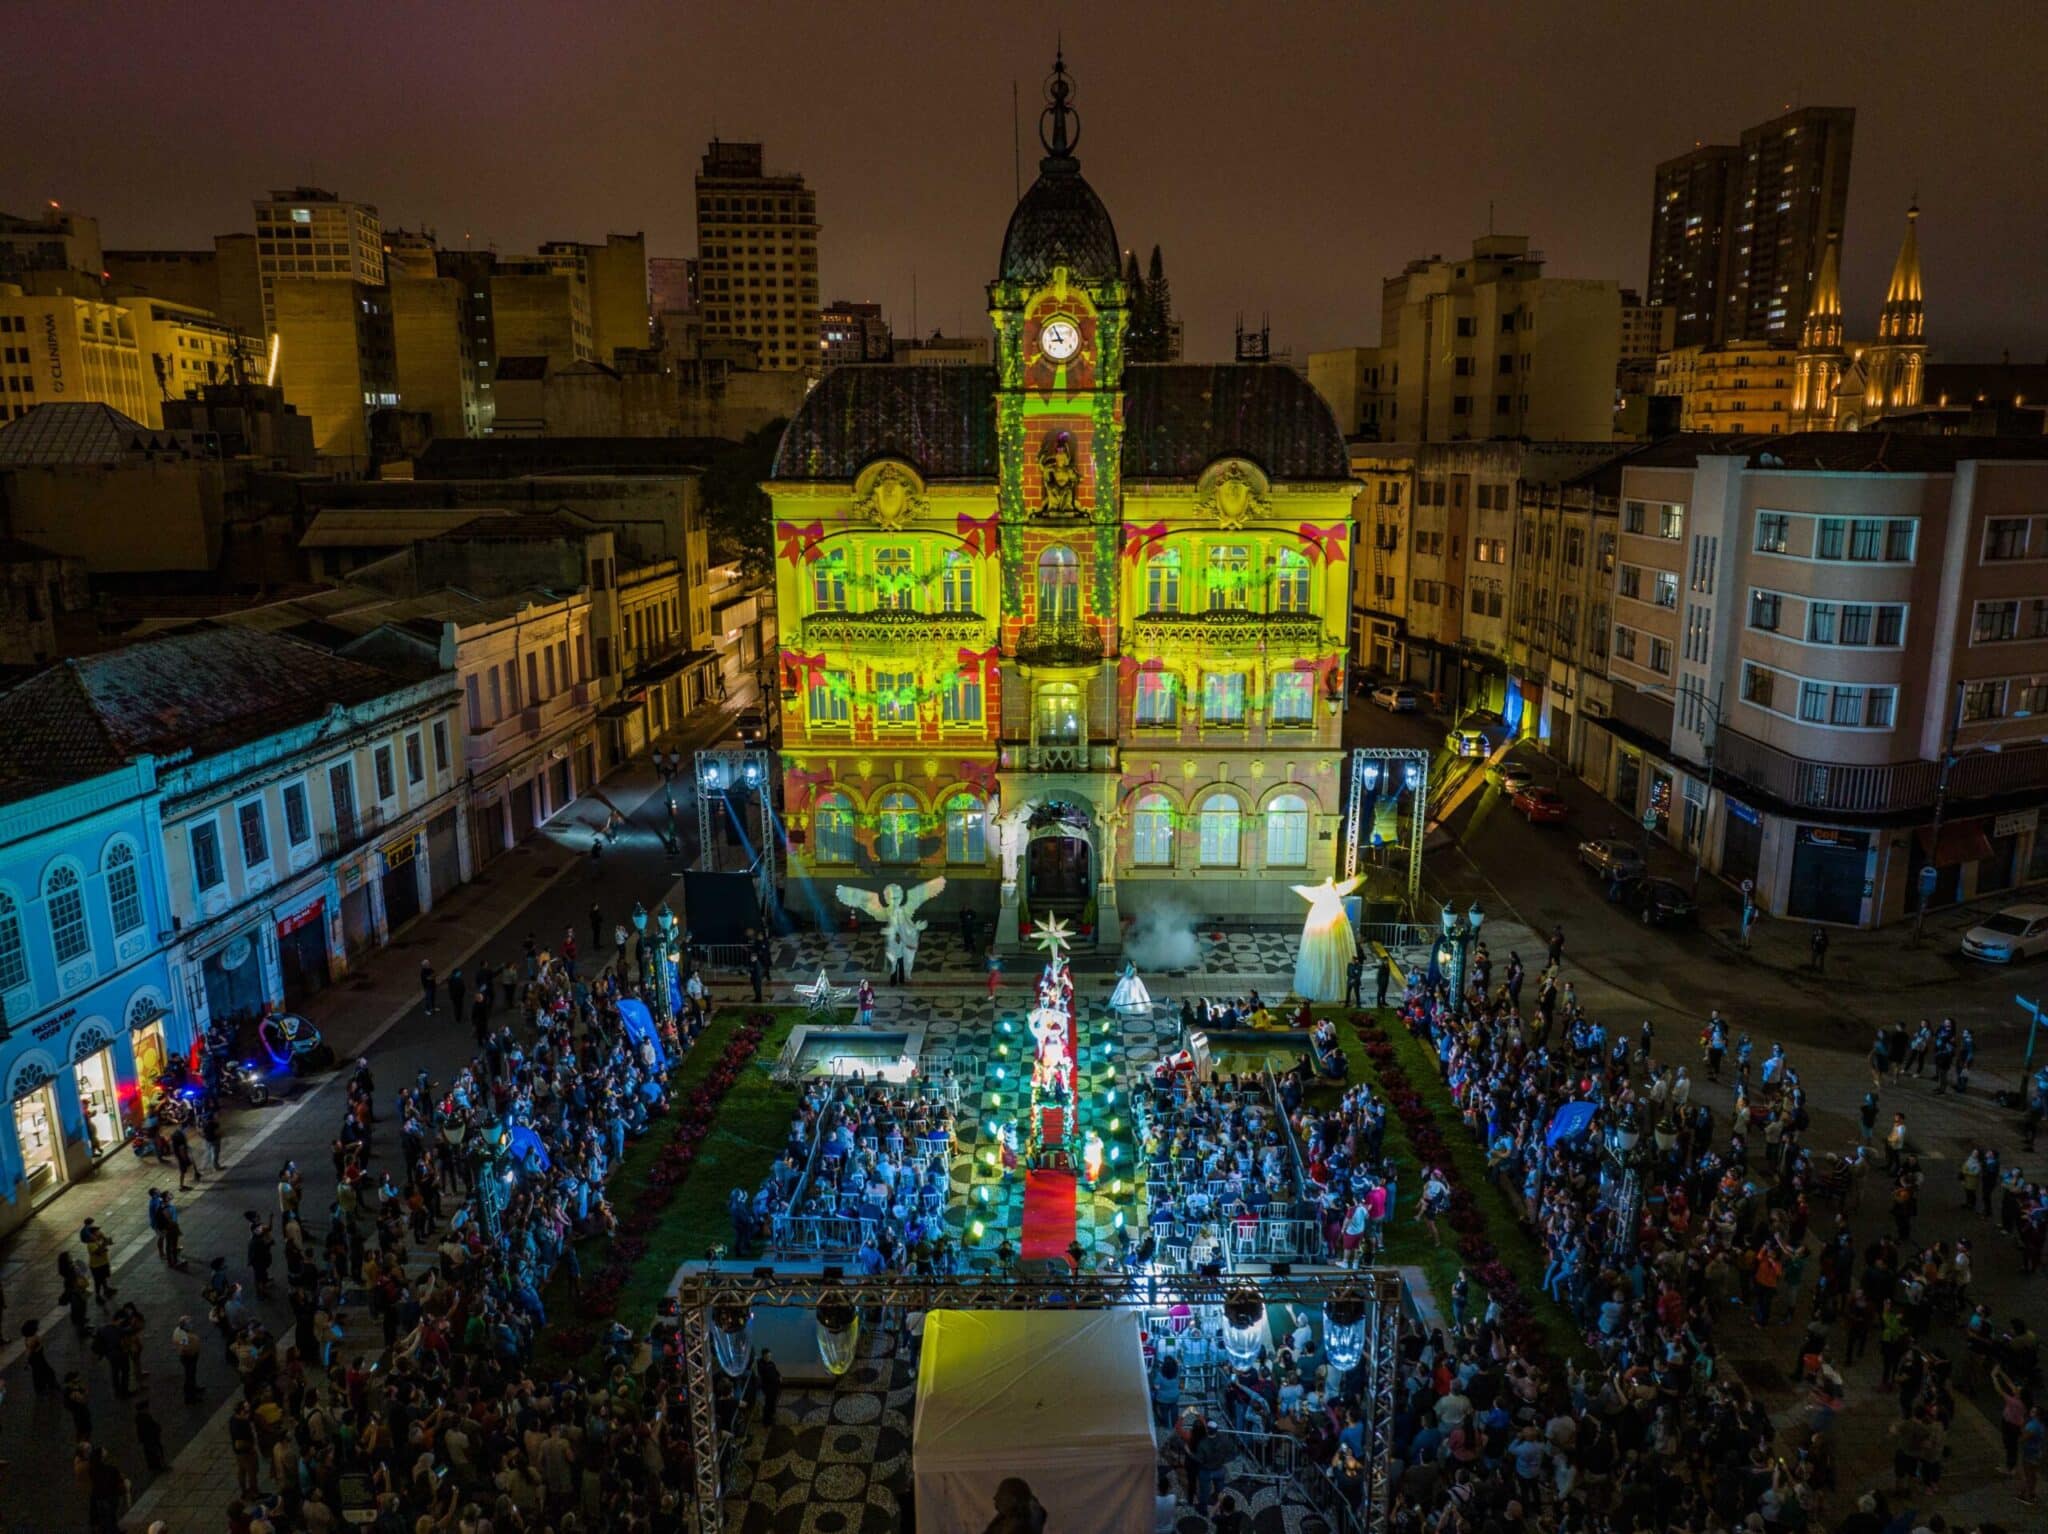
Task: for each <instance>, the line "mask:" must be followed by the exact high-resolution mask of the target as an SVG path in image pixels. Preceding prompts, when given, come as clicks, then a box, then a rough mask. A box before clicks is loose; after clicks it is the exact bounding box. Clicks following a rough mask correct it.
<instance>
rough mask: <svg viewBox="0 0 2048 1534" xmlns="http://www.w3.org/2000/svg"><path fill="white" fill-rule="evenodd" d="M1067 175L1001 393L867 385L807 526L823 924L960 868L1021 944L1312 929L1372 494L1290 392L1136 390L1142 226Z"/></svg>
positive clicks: (1325, 862)
mask: <svg viewBox="0 0 2048 1534" xmlns="http://www.w3.org/2000/svg"><path fill="white" fill-rule="evenodd" d="M1050 95H1051V99H1050V102H1049V105H1048V108H1047V111H1046V114H1045V117H1044V123H1045V125H1046V126H1045V129H1044V138H1045V145H1046V157H1045V158H1044V159H1043V160H1042V161H1041V162H1040V173H1039V176H1038V179H1037V180H1036V181H1035V182H1034V183H1033V185H1032V186H1031V188H1030V189H1029V190H1028V191H1027V192H1026V194H1025V196H1024V198H1023V200H1022V201H1021V202H1020V203H1019V204H1018V206H1017V208H1016V210H1015V212H1014V214H1013V215H1012V217H1011V220H1010V225H1009V228H1008V230H1007V232H1006V234H1005V236H1004V240H1003V247H1002V254H1001V259H1000V262H999V265H998V268H997V271H998V275H997V277H996V279H995V280H994V281H993V282H992V283H991V284H990V286H989V307H990V313H991V318H992V320H993V322H994V330H995V355H996V363H995V366H994V367H993V368H981V367H973V366H961V367H943V368H924V367H916V366H909V367H904V366H892V367H865V368H843V369H839V370H836V371H834V372H832V373H829V374H827V375H826V377H825V378H824V380H823V381H822V382H821V383H820V384H819V385H818V387H817V388H816V389H814V390H813V391H812V392H811V394H810V396H809V398H808V399H807V400H806V401H805V403H804V406H803V407H802V409H801V410H800V411H799V412H798V414H797V416H796V418H795V420H793V421H792V422H791V424H790V427H789V429H788V431H787V433H786V434H785V435H784V438H783V441H782V445H781V448H780V450H779V452H778V454H777V456H776V460H775V465H774V470H773V477H772V479H771V481H770V483H769V484H768V486H767V490H768V493H769V496H770V499H771V501H772V503H773V508H774V516H775V530H776V542H777V547H778V560H777V564H776V576H777V592H776V607H777V612H778V621H779V622H780V624H781V626H782V631H783V632H782V648H781V653H780V666H779V670H780V677H779V682H780V693H781V696H780V706H781V716H782V731H783V766H784V785H785V791H786V793H785V808H786V820H787V823H788V826H789V832H790V846H791V867H790V878H791V884H792V889H791V891H790V897H789V898H790V899H791V901H792V902H801V903H802V904H803V905H804V906H805V907H806V908H811V907H815V914H816V915H818V916H820V917H822V918H824V919H827V920H830V919H832V917H833V914H834V907H833V903H832V899H831V886H832V885H833V884H834V883H837V882H842V881H845V882H863V883H869V884H872V885H876V886H879V885H885V884H890V883H896V884H904V885H909V884H913V883H916V882H918V881H919V880H923V879H927V878H931V877H933V876H935V875H943V876H944V877H945V878H946V879H947V880H948V881H949V888H948V889H947V891H946V893H945V896H944V900H945V902H947V903H953V902H963V903H971V904H973V905H976V906H978V907H980V908H981V909H983V910H984V911H986V910H989V909H991V908H993V909H995V910H996V911H997V913H998V922H997V936H998V940H999V941H1001V942H1005V943H1014V942H1016V941H1017V939H1018V937H1019V934H1020V933H1021V932H1022V930H1023V928H1024V926H1025V924H1026V923H1028V922H1030V921H1031V920H1034V919H1036V918H1038V917H1042V916H1046V915H1051V914H1055V913H1060V914H1066V915H1069V916H1071V917H1072V918H1073V919H1074V921H1075V922H1076V923H1077V925H1078V927H1079V929H1080V930H1081V931H1082V932H1083V933H1084V934H1086V935H1087V936H1088V937H1091V938H1093V939H1094V940H1095V941H1096V942H1098V943H1099V944H1101V945H1104V946H1115V945H1117V944H1118V943H1120V942H1121V937H1122V918H1123V917H1125V916H1128V915H1132V914H1133V913H1135V912H1138V911H1141V910H1143V909H1144V908H1145V907H1147V906H1149V905H1152V904H1155V903H1159V902H1162V901H1164V900H1166V899H1168V898H1171V899H1172V900H1173V901H1175V902H1176V903H1178V904H1180V905H1182V906H1184V907H1185V908H1187V909H1190V910H1194V911H1199V912H1203V913H1207V914H1216V913H1221V912H1226V911H1227V912H1234V913H1240V914H1242V913H1246V912H1251V911H1259V912H1264V913H1269V914H1274V915H1280V914H1294V913H1296V912H1298V911H1299V908H1300V902H1299V900H1298V899H1297V898H1296V897H1295V896H1294V895H1293V894H1292V892H1291V890H1290V888H1289V886H1290V885H1292V884H1296V883H1301V882H1304V881H1314V880H1315V879H1317V878H1319V877H1321V876H1323V875H1325V874H1328V873H1331V872H1333V871H1334V870H1335V868H1336V867H1337V863H1338V857H1337V853H1338V846H1337V839H1338V822H1339V820H1340V818H1341V815H1340V811H1341V804H1340V799H1339V778H1340V773H1339V762H1340V757H1341V752H1340V750H1339V727H1340V723H1341V720H1340V717H1339V716H1340V714H1341V709H1342V683H1343V669H1344V668H1343V650H1344V630H1345V617H1346V599H1345V591H1346V576H1345V570H1346V568H1347V565H1348V562H1349V556H1350V545H1351V536H1350V532H1351V499H1352V493H1353V490H1354V488H1355V487H1354V485H1353V484H1352V482H1351V478H1350V468H1349V464H1348V462H1347V461H1346V457H1345V451H1344V443H1343V439H1342V436H1341V435H1340V433H1339V432H1338V429H1337V425H1336V422H1335V421H1334V420H1333V419H1332V417H1331V415H1330V413H1329V410H1328V408H1327V407H1326V406H1324V404H1323V403H1322V401H1321V400H1320V399H1319V398H1318V397H1317V396H1316V395H1315V393H1314V391H1313V390H1311V389H1310V388H1309V387H1308V385H1307V384H1306V382H1305V381H1304V380H1303V379H1302V378H1301V377H1300V376H1299V375H1298V374H1296V373H1294V372H1293V371H1292V370H1291V369H1286V368H1280V367H1271V366H1259V365H1238V366H1221V367H1200V366H1183V365H1177V364H1176V365H1165V364H1159V365H1134V366H1126V364H1125V362H1124V358H1123V343H1124V335H1125V326H1126V318H1127V316H1126V294H1125V291H1124V285H1123V280H1122V275H1121V267H1122V260H1121V255H1120V250H1119V247H1118V244H1117V240H1116V234H1115V230H1114V228H1113V226H1112V224H1111V221H1110V218H1109V214H1108V212H1107V210H1106V209H1105V208H1104V207H1103V205H1102V203H1101V201H1100V199H1099V198H1098V197H1097V196H1096V194H1095V193H1094V191H1093V190H1092V189H1091V188H1090V187H1089V185H1088V183H1087V182H1086V181H1085V180H1083V179H1082V177H1081V174H1080V166H1079V162H1078V161H1077V160H1076V159H1075V158H1074V156H1073V153H1072V149H1071V143H1072V138H1071V130H1072V124H1073V108H1072V106H1071V102H1070V86H1069V82H1068V80H1067V78H1066V76H1065V73H1064V70H1063V68H1062V67H1061V66H1058V65H1056V66H1055V69H1054V75H1053V83H1052V85H1051V88H1050Z"/></svg>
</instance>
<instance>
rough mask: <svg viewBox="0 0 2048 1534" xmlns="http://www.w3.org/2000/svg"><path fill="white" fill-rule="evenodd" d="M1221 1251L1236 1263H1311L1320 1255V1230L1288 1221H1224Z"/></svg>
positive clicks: (1310, 1222) (1305, 1222)
mask: <svg viewBox="0 0 2048 1534" xmlns="http://www.w3.org/2000/svg"><path fill="white" fill-rule="evenodd" d="M1223 1243H1224V1250H1225V1252H1226V1253H1227V1254H1228V1257H1229V1260H1230V1261H1231V1263H1232V1264H1236V1263H1240V1262H1312V1261H1316V1260H1318V1259H1320V1258H1321V1257H1322V1255H1323V1228H1322V1226H1321V1225H1320V1224H1319V1223H1318V1222H1316V1221H1315V1220H1299V1219H1294V1218H1292V1217H1284V1216H1283V1217H1280V1218H1273V1217H1270V1216H1269V1217H1267V1218H1265V1219H1255V1220H1225V1221H1224V1222H1223Z"/></svg>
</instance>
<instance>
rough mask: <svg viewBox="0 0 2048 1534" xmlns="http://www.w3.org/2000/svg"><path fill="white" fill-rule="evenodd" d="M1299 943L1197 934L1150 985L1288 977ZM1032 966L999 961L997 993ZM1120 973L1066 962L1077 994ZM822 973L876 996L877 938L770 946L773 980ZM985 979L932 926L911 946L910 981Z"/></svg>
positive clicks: (860, 935)
mask: <svg viewBox="0 0 2048 1534" xmlns="http://www.w3.org/2000/svg"><path fill="white" fill-rule="evenodd" d="M1300 936H1301V935H1300V932H1299V931H1298V930H1282V929H1280V928H1277V927H1276V928H1273V929H1270V930H1268V929H1264V928H1259V929H1252V930H1246V929H1243V928H1228V929H1224V928H1204V929H1202V930H1200V931H1198V932H1197V933H1196V934H1195V939H1196V943H1197V945H1198V949H1197V958H1198V960H1199V962H1198V963H1197V964H1195V965H1194V966H1192V967H1190V968H1188V969H1179V970H1167V971H1164V972H1162V973H1161V974H1160V975H1159V976H1158V977H1156V978H1159V979H1165V980H1188V981H1200V980H1202V979H1210V980H1216V981H1223V980H1230V979H1242V980H1245V981H1270V980H1275V979H1279V978H1281V977H1284V976H1289V975H1292V974H1293V973H1294V951H1295V948H1296V947H1297V945H1298V944H1299V942H1300ZM984 940H985V939H984ZM1038 964H1039V961H1038V959H1037V957H1036V956H1035V955H1031V954H1021V955H1019V954H1011V955H1005V956H1004V959H1003V983H1004V985H1005V986H1006V987H1009V988H1012V989H1015V988H1019V987H1021V985H1022V984H1023V981H1024V978H1025V977H1027V976H1036V975H1037V973H1038ZM1122 967H1123V960H1122V958H1121V957H1120V956H1118V955H1115V954H1106V953H1105V954H1097V953H1092V952H1089V951H1087V950H1085V949H1084V950H1081V951H1079V952H1077V953H1076V954H1075V955H1074V956H1073V960H1072V968H1073V971H1074V980H1075V984H1076V986H1077V987H1078V986H1079V985H1080V984H1081V981H1082V979H1083V977H1084V976H1086V977H1091V978H1092V977H1095V976H1101V977H1102V978H1104V979H1105V980H1106V981H1109V982H1112V983H1113V981H1114V976H1115V973H1116V972H1117V971H1118V970H1121V969H1122ZM821 968H822V969H824V970H825V971H826V972H827V973H829V974H831V975H832V976H833V977H834V979H835V980H838V981H841V982H844V981H845V980H847V979H850V978H857V977H859V976H861V975H868V976H870V977H872V978H873V979H874V980H875V981H876V982H877V986H878V988H879V985H880V980H881V977H882V975H883V973H884V971H883V967H882V937H881V933H880V932H879V931H878V930H877V929H876V928H875V927H874V926H873V925H872V924H871V923H870V924H867V925H864V926H862V927H861V928H860V929H859V930H858V931H855V932H804V933H799V934H797V935H796V936H793V937H785V938H783V939H781V940H780V941H779V942H778V943H777V944H776V947H775V972H776V973H777V974H779V975H801V976H803V977H804V978H806V979H808V978H810V977H811V976H813V975H815V974H817V972H818V971H819V970H820V969H821ZM985 974H986V970H985V969H984V968H983V961H982V958H981V956H980V955H979V954H975V953H970V952H969V951H968V949H967V945H966V944H965V943H964V942H962V941H961V938H960V934H959V933H958V932H957V931H954V930H952V929H950V928H945V929H942V928H940V927H938V926H937V925H934V926H933V928H932V930H931V931H929V932H927V933H925V935H924V940H923V941H922V942H921V943H920V944H919V945H918V950H917V970H916V973H915V976H914V977H913V978H914V979H919V980H926V981H931V980H942V981H944V982H945V983H947V984H949V985H959V984H962V983H969V984H971V983H973V982H975V981H977V980H979V979H980V978H981V977H982V976H983V975H985ZM1154 978H1155V977H1154V975H1153V974H1151V973H1150V972H1148V973H1147V974H1146V976H1145V982H1146V984H1147V985H1150V984H1151V983H1152V982H1153V980H1154ZM1104 989H1105V990H1106V989H1107V985H1105V987H1104ZM1219 989H1221V987H1219Z"/></svg>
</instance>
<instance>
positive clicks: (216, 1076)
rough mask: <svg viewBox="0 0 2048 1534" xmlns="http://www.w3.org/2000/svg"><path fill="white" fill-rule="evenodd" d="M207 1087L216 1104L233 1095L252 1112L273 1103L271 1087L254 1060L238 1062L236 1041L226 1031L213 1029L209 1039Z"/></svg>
mask: <svg viewBox="0 0 2048 1534" xmlns="http://www.w3.org/2000/svg"><path fill="white" fill-rule="evenodd" d="M206 1085H207V1090H208V1091H209V1092H211V1093H212V1094H213V1097H214V1099H215V1100H216V1101H218V1100H219V1099H220V1098H223V1097H226V1096H229V1095H233V1096H236V1097H239V1098H241V1099H242V1101H243V1102H245V1103H247V1104H248V1105H249V1106H250V1107H252V1108H260V1107H262V1106H263V1105H264V1104H265V1103H267V1102H269V1101H270V1085H269V1083H268V1082H266V1081H265V1080H264V1079H263V1072H262V1069H261V1068H260V1067H259V1066H258V1065H257V1064H256V1062H255V1061H254V1060H237V1059H236V1058H235V1054H234V1041H233V1040H232V1039H231V1038H229V1037H228V1035H227V1034H226V1032H225V1031H224V1030H220V1029H209V1030H208V1031H207V1035H206Z"/></svg>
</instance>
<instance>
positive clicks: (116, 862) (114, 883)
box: [106, 842, 142, 937]
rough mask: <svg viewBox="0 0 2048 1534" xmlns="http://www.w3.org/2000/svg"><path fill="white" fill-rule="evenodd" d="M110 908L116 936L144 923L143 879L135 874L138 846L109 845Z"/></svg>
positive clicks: (108, 884)
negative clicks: (135, 847) (136, 849)
mask: <svg viewBox="0 0 2048 1534" xmlns="http://www.w3.org/2000/svg"><path fill="white" fill-rule="evenodd" d="M106 868H107V912H108V914H109V915H110V916H112V918H113V925H114V936H115V937H122V936H125V935H126V934H127V933H130V932H133V931H134V930H135V929H136V928H137V927H139V926H141V925H142V881H141V880H140V879H138V878H137V877H136V875H135V849H134V848H133V847H131V846H129V845H128V844H127V843H126V842H116V843H114V845H113V846H111V847H109V848H108V849H107V863H106Z"/></svg>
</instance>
